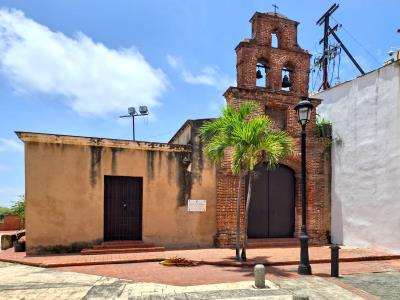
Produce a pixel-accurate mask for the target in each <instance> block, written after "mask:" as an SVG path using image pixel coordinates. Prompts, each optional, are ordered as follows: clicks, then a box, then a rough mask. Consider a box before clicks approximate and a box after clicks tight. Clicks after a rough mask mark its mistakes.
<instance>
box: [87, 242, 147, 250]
mask: <svg viewBox="0 0 400 300" xmlns="http://www.w3.org/2000/svg"><path fill="white" fill-rule="evenodd" d="M151 247H154V244H152V243H145V242H143V241H111V242H103V243H101V244H100V245H95V246H93V249H110V248H111V249H112V248H151Z"/></svg>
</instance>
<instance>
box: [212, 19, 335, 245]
mask: <svg viewBox="0 0 400 300" xmlns="http://www.w3.org/2000/svg"><path fill="white" fill-rule="evenodd" d="M250 22H251V24H252V38H251V39H245V40H243V41H241V42H240V43H239V44H238V45H237V47H236V49H235V50H236V55H237V64H236V69H237V87H229V88H228V90H227V91H226V92H225V94H224V97H225V98H226V101H227V104H228V105H232V106H233V107H238V106H239V105H240V104H241V103H243V102H246V101H249V100H253V101H255V102H256V103H258V104H259V113H260V114H267V115H268V116H269V117H270V118H271V120H272V121H273V122H274V126H275V127H276V128H277V129H282V130H285V131H286V132H288V133H289V134H290V135H291V136H292V137H293V139H294V142H295V145H294V151H293V154H292V155H291V156H290V157H288V158H286V159H285V160H283V161H281V162H280V163H281V164H283V165H286V166H288V167H290V168H291V169H292V170H293V171H294V174H295V178H296V180H295V181H296V183H295V232H294V233H293V236H294V237H297V236H298V235H299V232H300V226H301V186H300V184H301V170H300V163H301V161H300V159H301V153H300V134H301V127H300V125H299V124H298V122H297V116H296V113H295V111H294V106H295V105H296V104H297V103H298V102H299V101H300V97H301V96H306V95H308V81H309V68H310V56H311V55H310V54H309V53H308V52H307V51H305V50H303V49H301V48H300V46H299V45H298V43H297V26H298V24H299V23H298V22H296V21H293V20H290V19H288V18H286V17H284V16H282V15H280V14H275V13H259V12H256V13H255V14H254V15H253V17H252V18H251V19H250ZM273 34H275V35H276V38H277V41H278V46H277V47H272V35H273ZM257 64H262V65H264V66H266V67H267V68H268V75H267V80H266V83H265V85H264V86H257V85H256V80H257V79H256V70H257ZM282 68H285V69H290V82H291V88H290V90H283V89H282ZM310 101H311V102H312V103H313V104H314V106H315V107H316V106H318V105H319V104H320V102H321V100H319V99H310ZM315 129H316V109H314V110H313V112H312V116H311V121H310V123H309V124H308V125H307V151H308V152H307V176H308V177H307V193H308V199H307V201H308V207H307V209H308V211H307V216H308V232H309V235H310V240H311V243H318V244H320V243H325V242H326V241H327V234H328V231H329V230H330V155H329V153H328V151H326V149H325V147H324V145H323V144H322V141H321V139H320V138H318V137H317V136H316V135H315ZM230 164H231V153H230V151H226V155H225V158H224V159H223V161H222V162H221V165H220V168H219V169H218V173H217V235H216V244H217V246H219V247H232V246H234V244H235V234H236V195H237V188H238V177H237V176H234V175H233V174H232V172H231V170H230ZM241 195H242V198H241V230H242V236H243V223H244V210H245V187H244V184H243V190H242V193H241Z"/></svg>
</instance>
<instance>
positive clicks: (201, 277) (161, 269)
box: [58, 260, 400, 286]
mask: <svg viewBox="0 0 400 300" xmlns="http://www.w3.org/2000/svg"><path fill="white" fill-rule="evenodd" d="M58 269H59V270H62V271H70V272H78V273H86V274H93V275H100V276H109V277H115V278H120V279H128V280H133V281H141V282H154V283H160V284H171V285H180V286H188V285H200V284H216V283H226V282H237V281H250V280H253V278H254V277H253V269H252V268H251V267H249V266H243V267H233V266H216V265H200V266H197V267H165V266H163V265H161V264H159V263H157V262H152V263H131V264H110V265H102V266H98V265H97V266H77V267H61V268H58ZM312 269H313V274H314V275H318V276H323V277H328V276H329V274H330V264H313V265H312ZM266 270H267V276H266V278H267V279H272V280H273V279H277V278H278V277H290V278H295V277H300V275H298V274H297V273H296V272H297V266H269V267H267V268H266ZM386 271H400V260H387V261H378V262H377V261H364V262H344V263H341V264H340V274H341V275H349V274H357V273H370V272H386Z"/></svg>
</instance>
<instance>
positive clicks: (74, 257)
mask: <svg viewBox="0 0 400 300" xmlns="http://www.w3.org/2000/svg"><path fill="white" fill-rule="evenodd" d="M299 253H300V250H299V248H298V247H294V248H262V249H249V250H248V261H247V262H245V263H240V262H237V261H236V260H235V259H234V255H235V251H234V250H233V249H219V248H210V249H195V250H171V251H164V252H148V253H123V254H102V255H80V254H60V255H47V256H26V254H25V253H24V252H14V250H13V249H8V250H6V251H3V252H1V253H0V261H4V262H16V263H20V264H25V265H30V266H37V267H45V268H55V267H67V266H88V265H105V264H121V263H141V262H158V261H161V260H164V259H166V258H171V257H175V256H178V257H181V258H186V259H189V260H194V261H199V262H201V263H202V264H206V265H218V266H253V265H255V264H258V263H260V264H264V265H266V266H283V265H297V264H298V263H299ZM309 253H310V263H311V264H320V263H328V262H330V249H329V247H328V246H319V247H310V248H309ZM389 259H391V260H393V259H400V254H398V253H397V254H396V253H389V252H385V251H381V250H375V249H362V248H351V247H342V249H341V250H340V261H342V262H353V261H376V260H389Z"/></svg>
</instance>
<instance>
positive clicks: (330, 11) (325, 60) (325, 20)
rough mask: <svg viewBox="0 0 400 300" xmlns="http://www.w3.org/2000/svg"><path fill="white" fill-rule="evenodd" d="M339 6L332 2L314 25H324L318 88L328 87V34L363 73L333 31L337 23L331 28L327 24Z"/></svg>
mask: <svg viewBox="0 0 400 300" xmlns="http://www.w3.org/2000/svg"><path fill="white" fill-rule="evenodd" d="M338 8H339V4H336V3H335V4H333V5H332V6H331V7H330V8H329V9H328V10H327V11H326V12H325V13H324V14H323V15H322V17H321V18H320V19H319V20H318V21H317V23H316V25H318V26H321V25H322V24H323V25H324V37H323V38H322V39H321V40H320V42H319V43H320V44H322V43H323V44H324V46H323V47H324V52H323V56H322V58H321V59H320V60H319V62H318V63H319V64H322V85H321V87H320V88H319V89H321V88H322V89H323V90H326V89H328V88H330V86H329V79H328V64H329V56H330V51H329V36H330V35H332V36H333V37H334V38H335V40H336V41H337V42H338V43H339V45H340V47H341V48H342V49H343V50H344V52H346V54H347V56H348V57H349V58H350V60H351V61H352V62H353V64H354V65H355V66H356V68H357V69H358V70H359V71H360V73H361V74H365V72H364V70H363V69H362V68H361V66H360V65H359V64H358V63H357V61H356V60H355V58H354V57H353V55H351V53H350V51H349V50H348V49H347V48H346V46H345V45H344V44H343V42H342V41H341V40H340V38H339V37H338V35H337V34H336V33H335V31H336V30H337V29H338V28H339V25H336V26H334V27H333V28H331V27H330V24H329V18H330V16H331V15H332V14H333V13H334V12H335V11H336V10H337V9H338Z"/></svg>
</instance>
